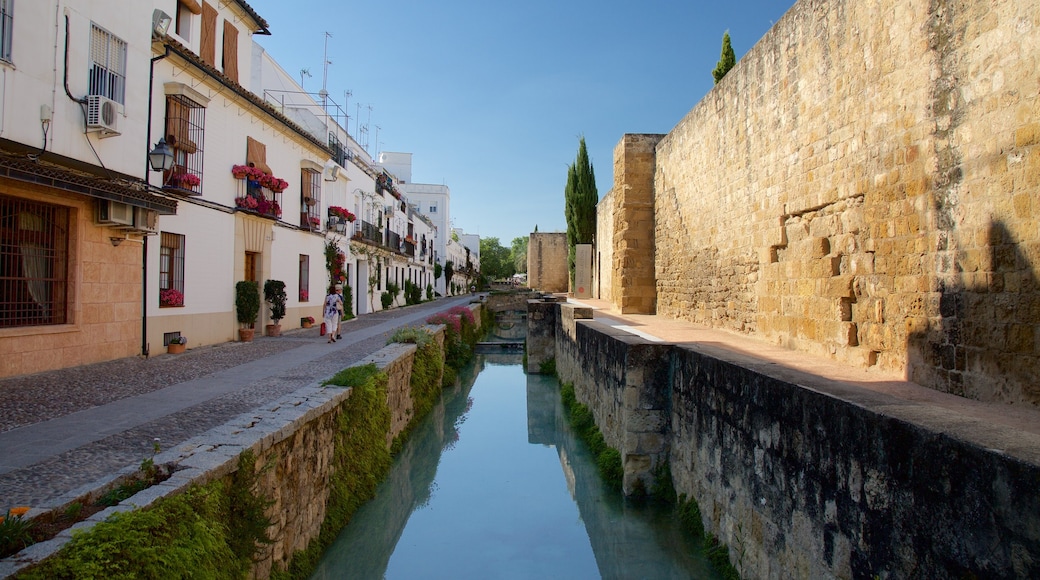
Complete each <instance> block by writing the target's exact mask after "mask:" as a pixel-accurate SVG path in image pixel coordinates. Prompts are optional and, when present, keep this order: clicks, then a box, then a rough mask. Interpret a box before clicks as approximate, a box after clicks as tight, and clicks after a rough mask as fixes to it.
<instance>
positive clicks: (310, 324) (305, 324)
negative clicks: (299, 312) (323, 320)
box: [303, 322, 314, 328]
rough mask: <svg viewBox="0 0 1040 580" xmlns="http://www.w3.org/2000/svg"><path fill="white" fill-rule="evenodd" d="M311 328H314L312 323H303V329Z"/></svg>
mask: <svg viewBox="0 0 1040 580" xmlns="http://www.w3.org/2000/svg"><path fill="white" fill-rule="evenodd" d="M312 326H314V323H313V322H304V323H303V327H304V328H310V327H312Z"/></svg>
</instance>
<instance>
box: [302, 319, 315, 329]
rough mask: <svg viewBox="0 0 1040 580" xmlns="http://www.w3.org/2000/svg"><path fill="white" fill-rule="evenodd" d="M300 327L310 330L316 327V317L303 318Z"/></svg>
mask: <svg viewBox="0 0 1040 580" xmlns="http://www.w3.org/2000/svg"><path fill="white" fill-rule="evenodd" d="M300 326H301V327H303V328H310V327H312V326H314V317H313V316H304V317H303V318H301V319H300Z"/></svg>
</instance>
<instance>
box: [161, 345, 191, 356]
mask: <svg viewBox="0 0 1040 580" xmlns="http://www.w3.org/2000/svg"><path fill="white" fill-rule="evenodd" d="M187 346H188V345H186V344H181V343H179V342H171V343H170V344H168V345H166V352H168V353H170V354H181V353H183V352H184V349H185V348H187Z"/></svg>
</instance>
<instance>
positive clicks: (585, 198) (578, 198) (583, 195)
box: [564, 137, 599, 282]
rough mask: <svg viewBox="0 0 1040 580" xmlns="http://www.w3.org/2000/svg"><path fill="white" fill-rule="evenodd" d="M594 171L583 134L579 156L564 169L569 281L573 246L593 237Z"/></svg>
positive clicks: (594, 236)
mask: <svg viewBox="0 0 1040 580" xmlns="http://www.w3.org/2000/svg"><path fill="white" fill-rule="evenodd" d="M598 202H599V192H597V191H596V173H595V171H594V170H593V168H592V163H591V162H590V161H589V152H588V150H587V149H586V148H585V138H584V137H582V138H581V142H580V143H579V144H578V157H577V158H576V159H575V160H574V163H572V164H571V166H570V167H569V168H568V169H567V185H566V187H565V188H564V211H565V215H566V218H567V246H568V251H567V267H568V269H569V270H570V277H571V282H573V281H574V247H575V245H577V244H591V243H593V242H594V241H595V238H596V204H597V203H598Z"/></svg>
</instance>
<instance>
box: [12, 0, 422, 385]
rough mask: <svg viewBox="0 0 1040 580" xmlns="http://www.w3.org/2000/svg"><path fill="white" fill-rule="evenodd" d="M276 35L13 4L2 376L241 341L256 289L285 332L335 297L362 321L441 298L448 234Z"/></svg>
mask: <svg viewBox="0 0 1040 580" xmlns="http://www.w3.org/2000/svg"><path fill="white" fill-rule="evenodd" d="M15 4H17V10H15ZM267 34H269V31H268V25H267V23H266V22H265V21H264V19H263V18H262V17H261V16H260V15H259V14H257V13H256V12H255V11H254V10H253V8H252V7H250V6H249V4H248V3H246V2H245V1H243V0H222V1H221V2H210V1H208V0H156V1H154V2H130V1H128V0H93V1H91V2H87V3H84V2H82V1H80V0H31V1H30V0H0V233H2V235H0V354H2V356H0V376H9V375H16V374H25V373H31V372H37V371H42V370H48V369H53V368H62V367H68V366H74V365H78V364H84V363H91V362H98V361H102V360H110V359H115V358H121V357H126V356H133V355H135V354H145V355H147V354H157V353H159V352H161V350H162V348H163V347H164V346H165V345H166V344H168V343H169V342H170V341H171V340H172V339H174V338H176V337H178V336H181V337H187V338H188V346H189V347H194V346H199V345H204V344H212V343H218V342H225V341H228V340H234V339H235V338H236V336H237V334H238V333H237V330H238V329H239V328H240V326H241V325H240V324H239V322H238V320H237V316H236V309H235V287H236V284H237V283H238V282H239V281H243V280H248V281H255V282H257V284H258V285H259V287H260V288H261V289H262V288H263V286H264V283H265V282H267V281H271V280H275V281H281V282H283V283H284V284H285V289H286V292H287V294H288V300H287V305H286V306H287V311H286V314H285V316H284V318H282V319H281V320H280V323H281V326H282V327H283V328H284V327H287V328H295V327H299V326H300V325H301V324H302V322H303V319H304V318H305V317H313V318H315V319H320V318H321V305H322V302H323V298H324V296H325V293H326V290H327V288H328V285H329V282H330V278H333V277H334V281H337V282H344V283H346V284H347V285H349V286H350V287H351V288H352V290H353V294H354V300H353V301H352V303H351V304H352V307H353V308H352V310H353V311H354V312H355V313H358V314H362V313H366V312H371V311H373V310H379V309H381V308H382V307H383V306H382V304H381V301H380V295H381V294H382V293H383V292H386V291H387V289H388V287H390V286H391V285H393V284H396V285H397V286H398V287H400V288H401V289H402V290H403V289H404V286H405V285H406V283H407V285H408V286H411V285H413V284H414V285H416V286H419V287H421V288H422V289H425V287H426V286H431V289H432V282H433V263H434V262H433V255H434V251H435V250H434V243H433V240H434V237H435V226H434V224H432V223H431V222H430V221H429V220H427V219H425V218H423V217H421V216H419V215H416V213H415V212H414V210H412V209H411V208H409V206H408V205H407V203H405V202H404V201H403V195H402V193H401V192H400V190H399V189H397V188H396V187H395V186H394V184H393V180H392V179H391V178H390V176H389V175H388V174H386V173H385V172H384V171H383V170H382V169H379V168H377V167H376V166H375V165H374V164H373V163H372V160H371V158H369V156H368V155H367V154H365V153H364V150H363V149H362V148H361V147H359V146H357V144H356V143H355V142H354V141H353V140H352V139H350V137H349V136H348V135H346V132H345V131H344V129H343V128H342V126H341V124H340V123H339V121H340V118H342V119H344V120H345V117H337V115H336V114H333V113H334V110H333V108H332V107H330V106H329V103H328V102H324V98H319V99H316V98H315V97H314V96H313V95H307V94H305V93H304V92H303V90H302V89H301V88H300V87H299V86H298V85H296V83H295V82H293V80H292V76H291V75H288V74H286V73H285V71H284V70H283V69H282V68H281V67H280V66H278V64H277V63H276V62H275V61H274V60H273V59H272V58H271V57H270V55H268V54H267V53H266V51H264V50H263V49H262V48H261V47H260V46H259V45H257V44H255V43H254V42H253V37H254V36H255V35H261V36H262V35H267ZM30 112H31V114H28V113H30ZM84 128H85V129H86V131H84ZM160 142H161V143H162V145H163V146H162V147H160V146H159V144H160ZM152 149H154V152H155V153H165V154H166V155H165V156H163V155H160V156H159V159H162V158H163V157H165V158H166V159H167V160H168V163H169V165H167V166H166V169H162V168H160V170H159V171H155V172H153V171H149V170H148V157H149V156H148V153H149V150H152ZM340 215H344V216H350V215H353V216H356V217H357V219H356V220H355V221H353V222H348V221H342V220H340V219H338V216H340ZM327 258H328V259H327ZM327 263H332V264H333V270H335V271H334V272H332V271H330V269H329V268H327ZM413 294H414V293H413ZM423 294H424V296H423V297H425V292H423ZM404 302H405V297H404V296H403V295H399V296H398V297H397V299H396V304H403V303H404ZM272 322H275V321H274V320H272V319H271V312H270V310H269V309H268V308H267V307H262V308H261V311H260V313H259V316H258V318H257V320H256V321H255V324H254V326H255V329H256V330H258V331H260V332H264V327H265V325H266V324H268V323H272Z"/></svg>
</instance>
